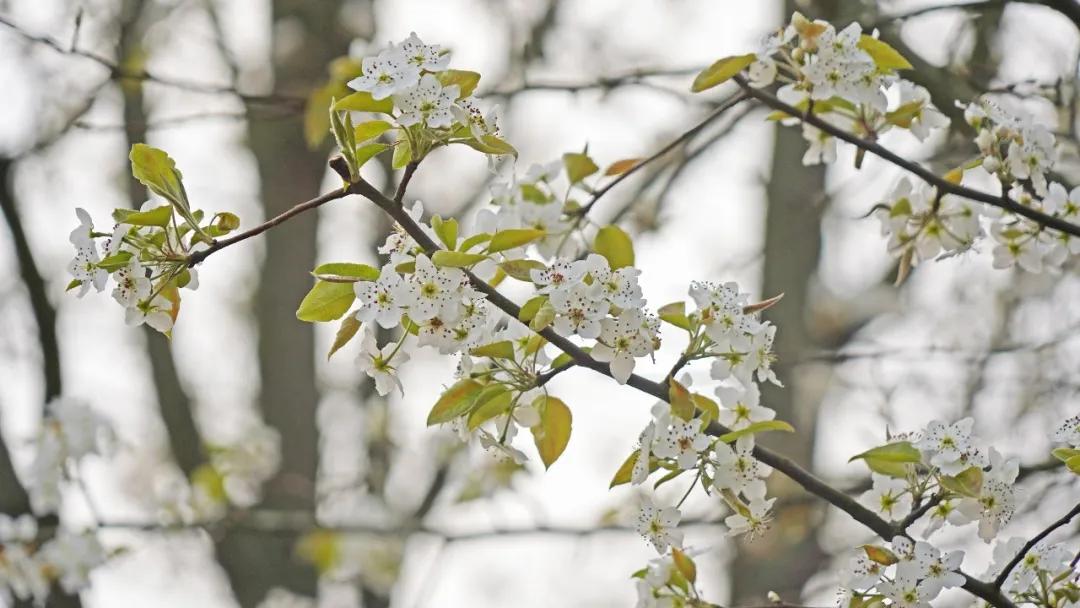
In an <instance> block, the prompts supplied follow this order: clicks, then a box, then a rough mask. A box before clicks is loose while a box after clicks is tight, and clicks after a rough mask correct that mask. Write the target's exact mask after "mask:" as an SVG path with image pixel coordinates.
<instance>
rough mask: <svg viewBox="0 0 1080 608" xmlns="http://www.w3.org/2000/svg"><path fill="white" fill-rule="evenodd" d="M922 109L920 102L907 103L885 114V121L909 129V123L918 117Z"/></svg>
mask: <svg viewBox="0 0 1080 608" xmlns="http://www.w3.org/2000/svg"><path fill="white" fill-rule="evenodd" d="M922 109H923V102H922V101H921V100H916V101H909V102H907V103H905V104H903V105H901V106H900V107H899V108H896V109H895V110H893V111H891V112H886V113H885V120H887V121H889V122H890V123H892V124H894V125H896V126H898V127H903V128H905V129H908V128H910V127H911V121H913V120H915V119H916V118H917V117H918V116H919V114H920V113H921V112H922Z"/></svg>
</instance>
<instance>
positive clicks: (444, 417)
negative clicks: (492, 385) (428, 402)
mask: <svg viewBox="0 0 1080 608" xmlns="http://www.w3.org/2000/svg"><path fill="white" fill-rule="evenodd" d="M483 390H484V385H483V384H480V383H479V382H477V381H476V380H472V379H470V378H466V379H464V380H458V381H457V382H456V383H454V385H453V386H451V387H450V388H448V389H446V390H445V391H443V394H442V396H440V397H439V400H438V401H436V402H435V405H434V406H433V407H432V408H431V412H429V413H428V417H427V425H428V426H432V425H436V424H442V423H444V422H449V421H451V420H453V419H454V418H457V417H458V416H460V415H462V414H464V413H465V412H467V411H469V408H470V406H472V404H473V401H474V400H475V399H476V397H477V396H479V395H480V392H481V391H483Z"/></svg>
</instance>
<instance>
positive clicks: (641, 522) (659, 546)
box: [637, 497, 683, 553]
mask: <svg viewBox="0 0 1080 608" xmlns="http://www.w3.org/2000/svg"><path fill="white" fill-rule="evenodd" d="M681 517H682V514H681V513H679V510H678V509H677V508H675V507H663V508H661V507H657V506H656V505H655V504H653V501H652V499H650V498H648V497H643V498H642V499H641V506H640V509H639V511H638V518H637V532H638V534H640V535H641V536H642V538H644V539H646V540H648V541H649V542H650V543H652V546H653V548H655V549H656V552H657V553H666V552H667V550H668V547H672V546H675V547H680V546H682V539H683V533H682V532H681V531H679V530H677V529H676V527H677V526H678V525H679V519H680V518H681Z"/></svg>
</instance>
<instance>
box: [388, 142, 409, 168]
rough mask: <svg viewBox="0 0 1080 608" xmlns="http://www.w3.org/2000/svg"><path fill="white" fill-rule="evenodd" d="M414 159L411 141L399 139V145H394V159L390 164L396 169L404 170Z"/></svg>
mask: <svg viewBox="0 0 1080 608" xmlns="http://www.w3.org/2000/svg"><path fill="white" fill-rule="evenodd" d="M412 159H413V153H412V145H411V144H410V143H409V140H407V139H404V138H402V139H399V140H398V141H397V143H395V144H394V159H393V161H392V162H391V163H390V164H391V166H392V167H393V168H394V169H402V168H404V167H405V165H407V164H409V163H410V162H412Z"/></svg>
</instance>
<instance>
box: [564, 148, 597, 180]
mask: <svg viewBox="0 0 1080 608" xmlns="http://www.w3.org/2000/svg"><path fill="white" fill-rule="evenodd" d="M562 158H563V165H565V166H566V175H567V177H569V178H570V183H571V184H576V183H578V182H580V181H581V180H583V179H585V178H586V177H589V176H590V175H592V174H593V173H596V172H597V171H599V170H600V167H598V166H596V163H595V162H593V159H591V158H589V155H588V154H583V153H581V152H568V153H566V154H563V156H562Z"/></svg>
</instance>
